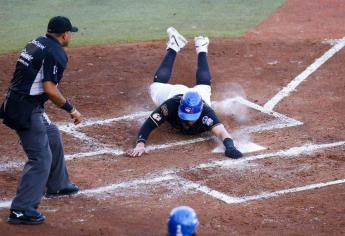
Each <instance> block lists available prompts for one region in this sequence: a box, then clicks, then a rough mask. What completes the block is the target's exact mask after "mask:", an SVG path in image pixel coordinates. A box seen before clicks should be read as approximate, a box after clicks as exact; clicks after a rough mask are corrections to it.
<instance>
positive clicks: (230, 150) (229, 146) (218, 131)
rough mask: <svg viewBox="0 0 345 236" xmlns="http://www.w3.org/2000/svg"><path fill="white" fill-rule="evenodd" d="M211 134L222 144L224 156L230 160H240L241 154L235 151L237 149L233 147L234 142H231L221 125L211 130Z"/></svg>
mask: <svg viewBox="0 0 345 236" xmlns="http://www.w3.org/2000/svg"><path fill="white" fill-rule="evenodd" d="M211 131H212V133H213V134H214V135H216V136H217V137H218V138H219V139H220V140H221V141H222V142H223V144H224V146H225V152H224V154H225V156H227V157H230V158H234V159H237V158H240V157H242V156H243V154H242V153H241V152H240V151H239V150H237V148H236V147H235V145H234V141H233V140H232V138H231V136H230V134H229V133H228V131H226V129H225V127H224V125H223V124H219V125H217V126H215V127H213V128H212V130H211Z"/></svg>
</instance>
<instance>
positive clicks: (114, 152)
mask: <svg viewBox="0 0 345 236" xmlns="http://www.w3.org/2000/svg"><path fill="white" fill-rule="evenodd" d="M298 122H299V121H297V122H294V121H289V122H287V121H284V122H282V123H280V120H279V119H278V121H272V122H269V123H268V124H260V125H254V126H248V127H243V128H241V129H240V130H237V131H234V134H235V133H237V132H240V133H254V132H262V131H265V130H272V129H281V128H286V127H291V126H296V125H299V123H298ZM214 138H215V137H214V136H208V137H200V138H195V139H190V140H184V141H177V142H170V143H166V144H161V145H149V146H148V147H147V150H148V151H155V150H161V149H166V148H173V147H176V146H184V145H190V144H195V143H199V142H204V141H208V140H212V139H214ZM98 145H99V147H98V148H97V149H96V150H92V151H87V152H79V153H75V154H68V155H65V159H66V160H75V159H83V158H101V157H102V156H104V155H110V156H115V157H117V156H121V155H124V154H125V151H124V150H122V149H117V148H109V147H106V146H104V145H102V144H98ZM244 153H246V152H244ZM16 164H17V165H9V164H7V163H4V164H1V163H0V171H7V170H9V169H14V168H15V167H16V168H20V167H22V166H23V165H24V164H25V162H17V163H16Z"/></svg>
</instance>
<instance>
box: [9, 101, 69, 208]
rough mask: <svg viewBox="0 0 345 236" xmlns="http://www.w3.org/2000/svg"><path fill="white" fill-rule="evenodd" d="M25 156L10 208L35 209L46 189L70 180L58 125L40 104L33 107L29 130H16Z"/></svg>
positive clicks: (55, 188)
mask: <svg viewBox="0 0 345 236" xmlns="http://www.w3.org/2000/svg"><path fill="white" fill-rule="evenodd" d="M17 134H18V136H19V138H20V141H21V144H22V146H23V149H24V151H25V153H26V155H27V157H28V159H29V160H28V161H27V162H26V164H25V167H24V170H23V173H22V176H21V179H20V182H19V186H18V189H17V194H16V197H15V198H14V199H13V201H12V205H11V209H15V210H34V209H37V207H38V205H39V204H40V201H41V199H42V197H43V195H44V193H45V191H46V189H47V190H48V191H58V190H60V189H62V188H64V187H66V186H67V184H68V183H69V182H70V181H69V177H68V172H67V168H66V164H65V159H64V151H63V143H62V139H61V135H60V131H59V129H58V128H57V127H56V126H55V125H54V124H52V123H51V122H50V120H49V118H48V117H47V115H46V114H45V113H44V109H43V108H42V107H37V108H35V109H34V111H33V113H32V115H31V126H30V128H29V129H28V130H20V131H17Z"/></svg>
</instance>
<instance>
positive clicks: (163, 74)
mask: <svg viewBox="0 0 345 236" xmlns="http://www.w3.org/2000/svg"><path fill="white" fill-rule="evenodd" d="M170 77H171V71H170V70H168V69H160V70H158V71H157V72H156V74H155V76H154V78H153V82H159V83H168V82H169V80H170Z"/></svg>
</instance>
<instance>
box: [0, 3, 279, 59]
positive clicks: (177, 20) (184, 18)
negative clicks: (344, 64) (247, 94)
mask: <svg viewBox="0 0 345 236" xmlns="http://www.w3.org/2000/svg"><path fill="white" fill-rule="evenodd" d="M284 2H285V1H284V0H232V1H229V0H228V1H226V0H174V1H172V0H140V1H134V0H113V1H112V0H97V1H96V0H73V1H72V0H60V1H58V0H56V1H53V0H0V36H1V37H0V54H3V53H8V52H13V51H18V50H20V49H21V48H22V47H23V46H24V45H25V43H26V42H28V41H29V40H31V39H33V38H36V37H37V36H39V35H43V34H44V33H45V31H46V27H47V24H48V21H49V19H50V18H51V17H52V16H55V15H64V16H67V17H69V18H70V19H71V21H72V24H74V25H76V26H78V27H79V29H80V32H79V33H76V34H75V35H74V39H73V40H72V45H71V46H80V45H94V44H109V43H118V42H135V41H148V40H157V39H163V38H165V37H166V33H165V30H166V28H167V27H169V26H174V27H175V28H177V29H178V30H179V31H181V32H182V33H183V34H184V35H185V36H187V37H194V36H196V35H198V34H204V35H207V36H209V37H238V36H241V35H243V34H244V33H245V32H247V31H248V30H249V29H251V28H253V27H255V26H256V25H257V24H259V23H260V22H261V21H263V20H264V19H265V18H266V17H267V16H269V15H270V14H271V13H272V12H273V11H274V10H275V9H276V8H278V7H279V6H281V5H282V4H283V3H284Z"/></svg>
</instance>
